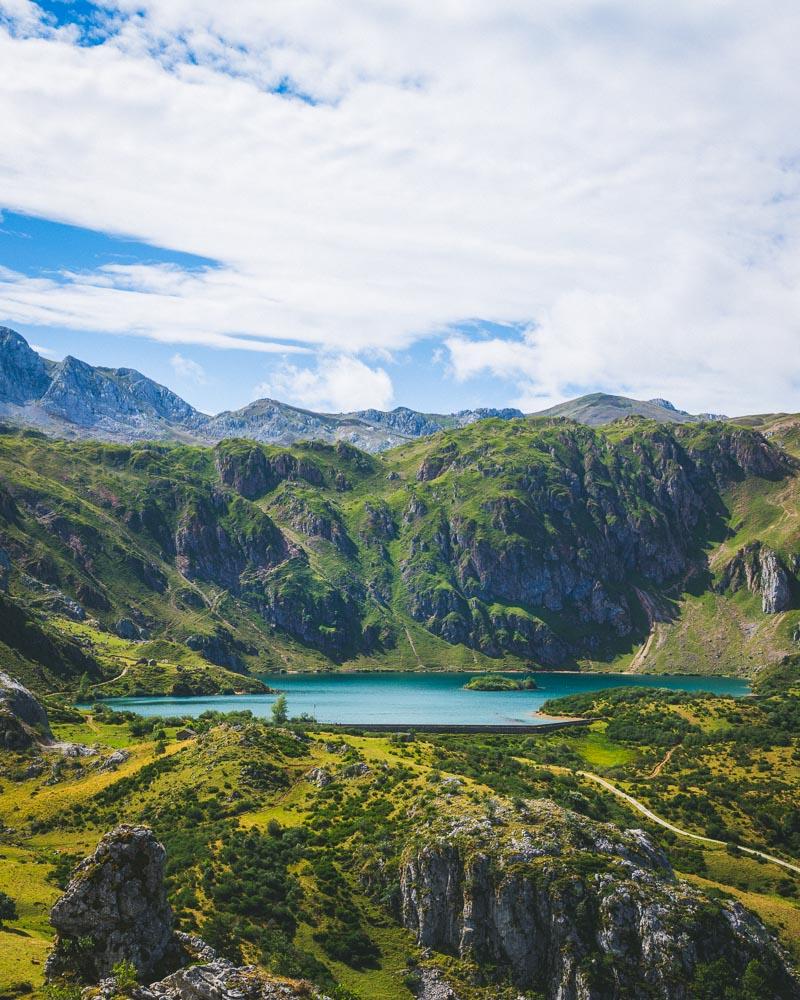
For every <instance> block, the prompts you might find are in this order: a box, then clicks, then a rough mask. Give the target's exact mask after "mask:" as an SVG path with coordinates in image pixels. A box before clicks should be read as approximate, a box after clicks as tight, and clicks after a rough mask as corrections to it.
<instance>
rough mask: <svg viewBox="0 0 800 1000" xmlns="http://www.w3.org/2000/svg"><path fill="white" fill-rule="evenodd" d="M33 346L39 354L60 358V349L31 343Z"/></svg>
mask: <svg viewBox="0 0 800 1000" xmlns="http://www.w3.org/2000/svg"><path fill="white" fill-rule="evenodd" d="M31 347H32V348H33V350H34V351H36V353H37V354H41V355H43V356H44V357H45V358H60V357H61V355H60V354H59V352H58V351H54V350H53V348H52V347H44V346H43V345H42V344H31Z"/></svg>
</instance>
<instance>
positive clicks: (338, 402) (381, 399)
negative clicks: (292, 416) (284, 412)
mask: <svg viewBox="0 0 800 1000" xmlns="http://www.w3.org/2000/svg"><path fill="white" fill-rule="evenodd" d="M253 391H254V394H255V395H256V396H269V397H272V398H274V399H280V400H282V401H284V402H286V403H290V404H291V405H292V406H299V407H302V408H304V409H309V410H322V411H323V412H327V413H343V412H348V411H350V410H366V409H368V408H370V407H374V408H375V409H378V410H386V409H388V408H389V406H390V405H391V402H392V395H393V390H392V380H391V379H390V378H389V376H388V375H387V373H386V372H385V371H384V369H383V368H370V367H369V365H366V364H364V362H363V361H359V360H358V359H357V358H352V357H348V356H346V355H339V356H338V357H325V358H322V359H321V360H320V362H319V364H318V365H317V367H316V368H314V369H309V368H299V367H297V366H296V365H290V364H285V365H283V366H282V367H281V368H279V369H278V370H277V371H276V372H275V373H274V374H272V375H271V376H270V378H269V379H267V380H266V381H264V382H262V383H261V384H260V385H257V386H256V387H255V389H254V390H253Z"/></svg>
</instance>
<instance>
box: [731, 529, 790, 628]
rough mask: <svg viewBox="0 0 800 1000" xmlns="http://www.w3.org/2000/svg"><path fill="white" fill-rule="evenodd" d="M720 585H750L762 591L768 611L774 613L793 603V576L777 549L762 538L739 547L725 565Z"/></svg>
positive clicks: (733, 587)
mask: <svg viewBox="0 0 800 1000" xmlns="http://www.w3.org/2000/svg"><path fill="white" fill-rule="evenodd" d="M718 589H719V590H720V591H726V590H730V591H733V592H735V591H737V590H742V589H746V590H749V591H750V593H752V594H760V595H761V608H762V610H763V612H764V614H767V615H774V614H778V613H779V612H781V611H788V610H789V609H790V608H791V607H792V580H791V577H790V574H789V571H788V570H787V568H786V566H785V565H784V564H783V562H782V561H781V559H780V557H779V556H778V554H777V552H775V551H774V550H773V549H771V548H769V547H768V546H766V545H762V544H761V542H751V543H750V544H749V545H745V546H744V547H743V548H741V549H739V551H738V552H737V553H736V555H735V556H734V557H733V559H731V561H730V562H729V563H728V565H727V566H726V567H725V569H724V571H723V574H722V579H721V580H720V583H719V587H718Z"/></svg>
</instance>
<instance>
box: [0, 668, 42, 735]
mask: <svg viewBox="0 0 800 1000" xmlns="http://www.w3.org/2000/svg"><path fill="white" fill-rule="evenodd" d="M52 738H53V735H52V733H51V732H50V724H49V723H48V721H47V712H46V711H45V710H44V708H43V707H42V706H41V705H40V704H39V702H38V701H37V700H36V698H35V697H34V696H33V695H32V694H31V692H30V691H29V690H28V689H27V688H26V687H24V686H23V685H22V684H20V683H19V681H15V680H14V678H13V677H9V675H8V674H4V673H3V672H2V671H0V747H3V748H5V749H8V750H25V749H27V748H28V747H31V746H34V745H36V744H37V743H49V742H51V741H52Z"/></svg>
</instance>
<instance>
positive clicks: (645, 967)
mask: <svg viewBox="0 0 800 1000" xmlns="http://www.w3.org/2000/svg"><path fill="white" fill-rule="evenodd" d="M401 896H402V919H403V923H404V924H405V926H406V927H407V928H408V929H409V930H410V931H411V932H412V934H413V935H414V936H415V938H416V940H417V943H418V944H419V945H421V946H423V947H428V948H431V949H435V950H436V951H438V952H444V953H447V954H450V955H455V956H458V957H459V958H462V959H465V960H467V961H474V962H476V963H477V964H479V965H481V966H483V967H494V968H497V969H498V970H500V972H501V974H502V975H504V976H506V977H507V978H508V979H510V981H511V982H512V983H513V984H514V985H515V986H516V987H517V988H519V989H521V990H530V989H533V990H538V991H540V992H542V993H543V994H544V995H545V996H547V997H557V998H559V1000H611V998H638V997H642V998H643V997H648V998H662V1000H691V998H692V995H693V994H692V990H691V985H690V984H691V981H692V977H693V975H694V973H695V970H696V969H697V968H698V966H699V965H701V964H705V963H709V962H714V961H718V960H720V961H723V962H725V963H727V964H728V965H729V966H730V967H731V968H732V969H735V970H736V971H737V973H740V974H741V973H743V971H744V969H745V967H746V966H747V964H748V962H750V961H751V960H754V959H764V958H767V959H769V960H770V961H771V962H772V963H773V966H774V967H775V968H776V969H778V970H779V971H778V972H776V974H775V975H776V977H777V980H776V981H777V983H778V986H777V990H778V991H777V992H776V993H775V1000H777V998H780V1000H793V998H797V997H800V983H798V981H797V980H796V979H795V978H794V976H793V973H792V971H791V970H790V968H789V967H788V966H787V964H786V961H785V958H784V956H783V955H782V953H781V951H780V949H779V947H778V945H777V944H776V943H775V942H774V940H773V939H772V938H771V937H770V935H769V933H768V932H767V931H766V929H765V928H764V927H763V925H762V924H761V923H760V922H759V921H758V920H757V919H756V918H755V917H753V916H752V915H751V914H750V913H748V912H747V911H746V910H744V908H743V907H741V906H740V905H739V904H738V903H733V902H727V901H726V902H723V903H719V904H717V903H712V902H710V901H709V900H708V898H707V897H705V896H703V894H702V893H700V892H699V891H698V890H696V889H694V888H693V887H691V886H689V885H688V884H686V883H683V882H680V881H678V880H676V879H675V877H674V875H673V873H672V871H671V869H670V867H669V865H668V863H667V861H666V858H665V857H664V856H663V854H661V852H660V851H658V850H657V849H656V848H655V847H654V846H653V845H652V843H651V842H650V841H649V839H648V838H647V836H646V835H645V834H644V833H642V831H635V830H628V831H620V830H618V829H617V828H615V827H613V826H611V825H609V824H599V823H594V822H591V821H589V820H587V819H585V818H583V817H580V816H578V815H576V814H572V813H569V812H567V811H565V810H563V809H561V808H560V807H558V806H556V805H555V804H554V803H552V802H547V801H536V802H529V803H527V815H526V816H525V817H524V826H523V827H522V829H520V827H519V817H514V816H511V815H509V816H505V815H503V814H502V813H500V814H499V815H498V814H496V813H495V814H493V815H492V817H491V818H487V817H483V818H481V817H476V816H472V817H470V816H468V815H467V816H465V815H458V816H452V815H451V816H450V818H446V817H442V818H441V819H440V820H439V822H438V824H437V825H435V826H434V828H433V829H429V830H426V831H424V832H422V833H420V834H419V836H418V838H417V840H416V841H415V842H413V843H412V844H411V845H409V847H408V848H407V850H406V852H405V855H404V857H403V859H402V862H401ZM765 1000H767V998H765Z"/></svg>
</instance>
